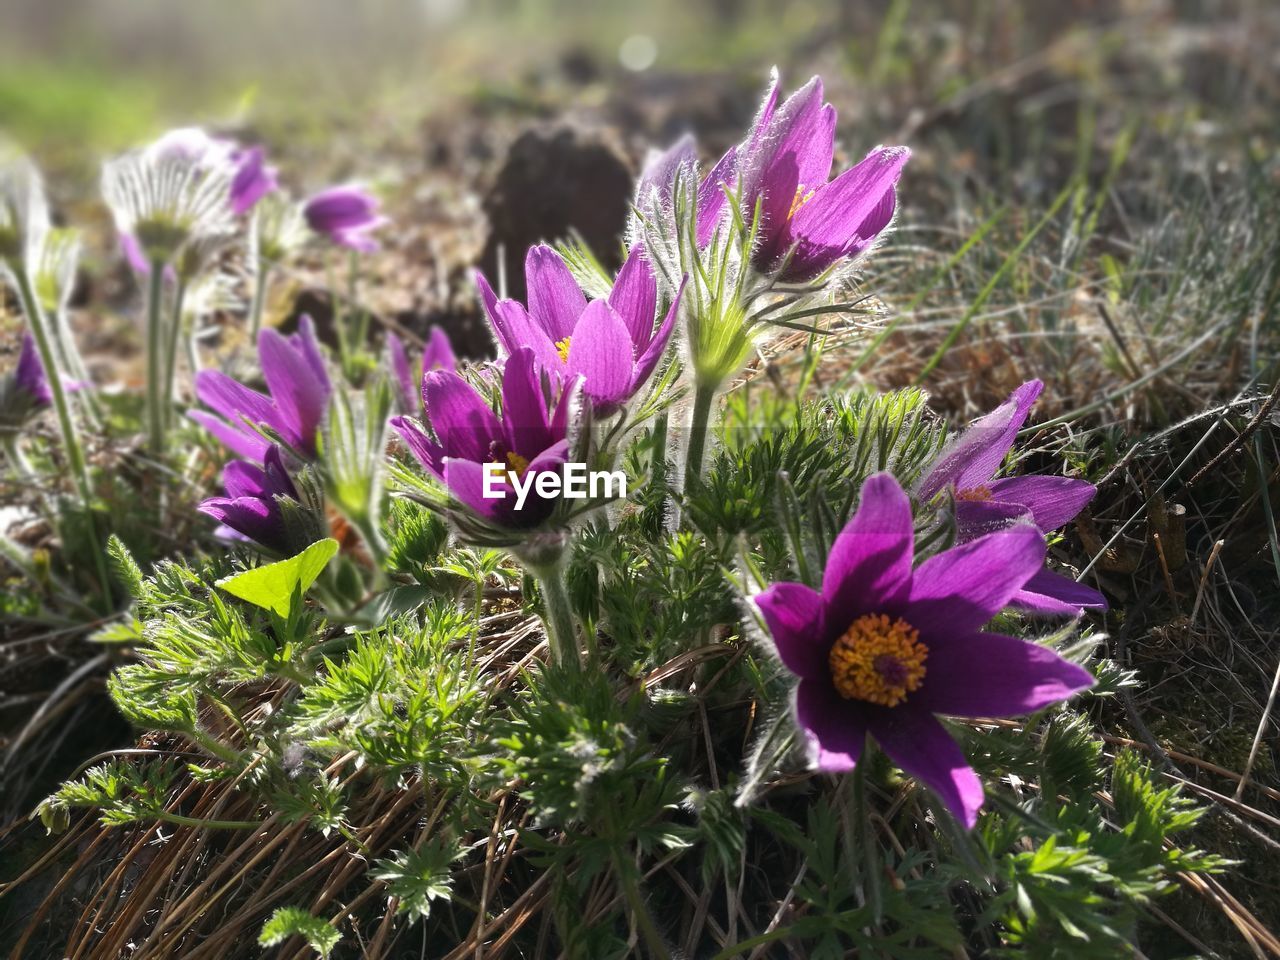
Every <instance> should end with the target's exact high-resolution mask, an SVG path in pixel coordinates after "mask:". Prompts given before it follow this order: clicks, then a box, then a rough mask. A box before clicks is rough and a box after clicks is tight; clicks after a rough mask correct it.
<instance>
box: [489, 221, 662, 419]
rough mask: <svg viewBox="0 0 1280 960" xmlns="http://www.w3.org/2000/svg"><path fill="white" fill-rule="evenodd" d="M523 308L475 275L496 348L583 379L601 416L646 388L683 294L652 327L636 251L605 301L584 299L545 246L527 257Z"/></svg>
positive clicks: (641, 258) (647, 284) (650, 295)
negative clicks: (528, 353) (524, 353)
mask: <svg viewBox="0 0 1280 960" xmlns="http://www.w3.org/2000/svg"><path fill="white" fill-rule="evenodd" d="M525 280H526V282H527V284H528V289H529V306H528V308H527V309H526V308H525V307H524V305H523V304H520V303H518V302H517V301H515V300H499V299H498V297H497V294H495V293H494V291H493V288H492V287H491V286H490V285H489V282H488V280H486V279H485V278H484V276H483V275H482V274H479V273H477V274H476V283H477V285H478V286H479V288H480V297H481V300H482V301H483V302H484V307H485V311H486V313H487V314H488V316H489V321H490V323H491V324H492V325H493V330H494V334H495V335H496V337H497V339H498V343H499V344H500V345H501V347H502V349H503V350H504V351H505V352H506V353H509V354H514V353H515V351H517V350H519V349H520V348H522V347H527V348H528V349H530V350H532V351H533V354H534V356H535V357H536V358H537V360H538V363H540V364H541V365H542V366H543V367H544V368H545V369H547V370H551V371H555V372H557V373H559V374H560V375H562V376H565V377H581V378H582V392H583V394H584V395H585V396H586V397H587V398H589V399H590V400H591V403H592V406H593V407H594V409H595V412H596V413H597V414H598V415H600V416H607V415H609V414H610V413H614V412H616V411H617V410H618V409H620V408H621V407H622V406H623V405H624V404H625V403H626V402H627V401H628V400H629V399H631V397H632V396H634V395H635V393H636V392H637V391H638V390H639V389H640V388H641V387H642V386H644V384H645V382H646V381H647V380H648V379H649V377H650V375H651V374H652V373H653V371H654V369H655V368H656V367H657V365H658V361H659V360H660V359H661V358H662V354H663V351H664V350H665V349H666V347H667V343H668V341H670V339H671V332H672V329H673V328H674V326H675V320H676V316H677V314H678V312H679V306H680V296H681V293H682V290H683V288H681V289H680V290H677V291H676V294H675V297H674V298H673V301H672V304H671V307H670V309H669V310H668V311H667V314H666V317H665V318H664V319H663V320H662V322H661V324H660V325H658V327H657V329H656V330H655V329H654V322H655V317H656V312H657V305H658V283H657V279H656V278H655V277H654V274H653V270H652V268H651V267H650V266H649V262H648V260H647V259H646V258H645V255H644V253H643V251H642V249H641V248H640V247H639V246H635V247H632V248H631V252H630V253H629V255H628V256H627V260H626V262H625V263H624V264H623V265H622V269H621V270H620V271H619V272H618V276H617V279H616V280H615V282H614V284H613V288H612V290H611V291H610V293H609V296H608V297H607V298H605V299H601V300H592V301H590V302H588V301H587V297H586V294H584V293H583V292H582V289H581V288H580V287H579V286H578V283H577V281H576V280H574V278H573V274H572V273H570V272H569V268H568V267H567V266H566V265H565V262H564V260H563V259H561V257H560V255H559V254H558V253H556V252H555V251H554V250H552V249H551V248H550V247H548V246H545V245H539V246H536V247H533V248H531V249H530V250H529V252H528V254H527V255H526V257H525Z"/></svg>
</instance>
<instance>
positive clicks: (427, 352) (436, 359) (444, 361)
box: [422, 326, 458, 371]
mask: <svg viewBox="0 0 1280 960" xmlns="http://www.w3.org/2000/svg"><path fill="white" fill-rule="evenodd" d="M422 369H423V370H451V371H452V370H457V369H458V358H457V357H456V356H455V355H454V352H453V344H452V343H450V342H449V335H448V334H447V333H445V332H444V330H443V329H442V328H440V327H437V326H432V328H431V332H430V334H428V336H427V346H426V348H425V349H424V350H423V352H422Z"/></svg>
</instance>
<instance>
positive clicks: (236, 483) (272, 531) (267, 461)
mask: <svg viewBox="0 0 1280 960" xmlns="http://www.w3.org/2000/svg"><path fill="white" fill-rule="evenodd" d="M222 485H223V487H225V488H226V496H225V497H209V498H208V499H207V500H205V501H204V502H203V503H201V504H200V511H201V512H202V513H207V514H208V515H209V516H211V517H213V518H214V519H215V520H217V521H218V523H219V524H220V526H219V527H218V529H217V531H216V533H217V535H218V536H220V537H222V538H224V539H228V540H239V541H245V542H251V543H256V544H258V545H259V546H261V547H264V548H265V549H267V550H269V551H271V552H272V553H279V554H286V555H287V554H289V553H290V552H292V551H291V548H292V547H293V546H295V544H293V543H292V542H291V538H290V536H289V530H288V527H287V525H286V523H285V518H284V513H283V510H282V507H281V500H282V499H285V500H292V501H295V502H296V501H298V500H299V499H300V498H299V494H298V488H297V487H296V486H294V483H293V481H292V480H291V479H290V478H289V473H288V471H287V470H286V469H285V466H284V459H283V457H282V456H281V453H280V448H279V447H277V446H275V445H274V444H272V445H270V446H269V447H268V448H267V451H266V453H265V454H263V457H262V466H261V467H259V466H258V465H257V464H253V463H249V462H247V461H245V460H233V461H231V462H230V463H228V464H227V465H226V467H225V468H224V469H223V471H222ZM302 546H306V544H302Z"/></svg>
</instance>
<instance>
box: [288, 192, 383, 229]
mask: <svg viewBox="0 0 1280 960" xmlns="http://www.w3.org/2000/svg"><path fill="white" fill-rule="evenodd" d="M302 213H303V216H304V217H305V218H306V221H307V224H308V226H310V227H311V229H312V230H315V231H316V232H317V233H324V234H332V233H334V232H336V231H342V230H359V229H361V228H367V227H368V226H369V225H370V224H372V223H374V222H376V221H377V220H379V219H380V217H379V214H378V201H377V199H376V198H375V197H374V196H373V194H371V193H369V191H367V190H365V189H363V188H362V187H357V186H341V187H329V188H328V189H326V190H321V191H320V192H319V193H317V194H315V195H314V196H312V197H310V198H309V199H308V200H307V201H306V202H305V203H304V204H303V206H302Z"/></svg>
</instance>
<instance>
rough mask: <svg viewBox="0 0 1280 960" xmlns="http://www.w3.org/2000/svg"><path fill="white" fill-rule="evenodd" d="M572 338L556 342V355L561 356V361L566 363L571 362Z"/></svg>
mask: <svg viewBox="0 0 1280 960" xmlns="http://www.w3.org/2000/svg"><path fill="white" fill-rule="evenodd" d="M571 339H572V337H565V338H564V339H563V340H557V341H556V353H558V354H560V359H561V360H563V361H564V362H565V363H568V362H569V341H570V340H571Z"/></svg>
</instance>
